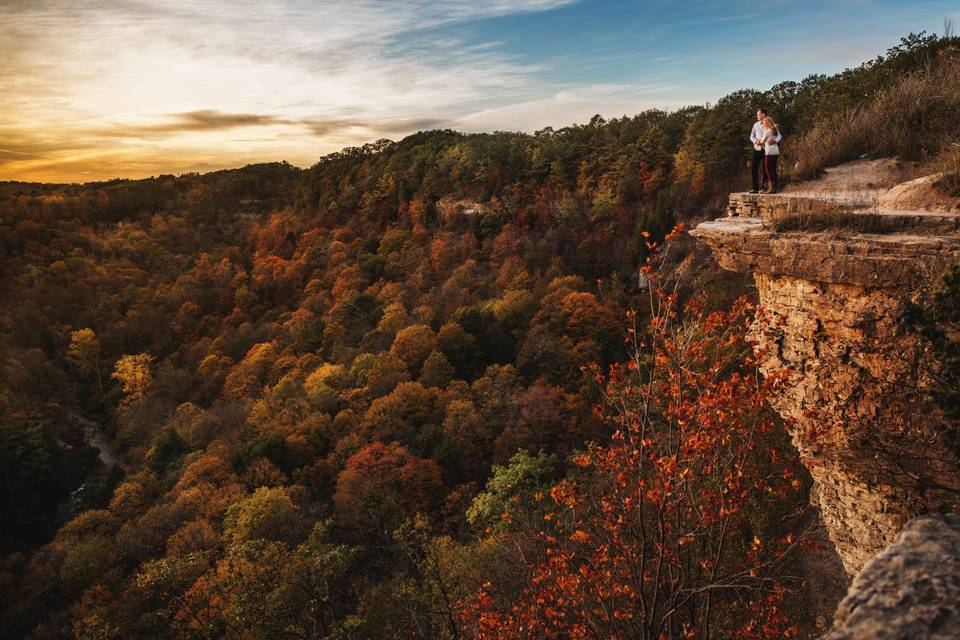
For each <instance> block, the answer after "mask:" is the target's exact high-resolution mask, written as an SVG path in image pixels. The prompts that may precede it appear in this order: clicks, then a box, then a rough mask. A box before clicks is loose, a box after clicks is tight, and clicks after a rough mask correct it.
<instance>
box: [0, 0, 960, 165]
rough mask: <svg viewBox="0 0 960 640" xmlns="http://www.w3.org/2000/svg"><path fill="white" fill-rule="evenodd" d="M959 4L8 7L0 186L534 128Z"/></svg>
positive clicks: (358, 0) (832, 65)
mask: <svg viewBox="0 0 960 640" xmlns="http://www.w3.org/2000/svg"><path fill="white" fill-rule="evenodd" d="M945 18H946V19H953V20H954V21H955V22H957V23H958V24H960V6H958V3H957V1H956V0H929V1H923V0H909V1H900V2H893V1H888V0H825V1H819V0H805V1H802V2H788V1H778V0H773V1H770V2H766V3H760V2H741V1H739V0H726V1H719V0H711V1H707V0H703V1H697V0H690V1H688V2H667V1H661V0H633V1H627V0H486V1H484V0H452V1H449V2H429V1H427V0H412V1H409V2H399V1H387V0H382V1H374V0H351V1H350V2H334V1H330V0H314V1H307V0H297V1H280V0H257V1H255V2H251V1H248V0H229V1H227V0H206V1H202V2H200V1H194V2H186V1H177V0H120V1H118V2H109V1H100V0H97V1H90V0H69V1H66V0H29V1H27V0H0V59H2V60H3V64H2V65H0V180H37V181H77V182H83V181H89V180H98V179H105V178H112V177H143V176H149V175H155V174H159V173H181V172H185V171H208V170H212V169H218V168H223V167H233V166H240V165H244V164H248V163H251V162H267V161H275V160H287V161H288V162H290V163H292V164H295V165H298V166H309V165H311V164H313V163H314V162H316V160H317V159H318V158H319V157H320V156H322V155H324V154H325V153H329V152H331V151H335V150H338V149H341V148H343V147H345V146H349V145H357V144H362V143H363V142H366V141H371V140H375V139H378V138H384V137H385V138H391V139H399V138H401V137H403V136H404V135H407V134H409V133H412V132H415V131H417V130H420V129H431V128H442V127H450V128H454V129H458V130H463V131H493V130H511V131H512V130H522V131H534V130H536V129H540V128H543V127H545V126H548V125H549V126H554V127H561V126H564V125H567V124H572V123H576V122H585V121H587V120H589V118H590V117H591V116H592V115H593V114H594V113H600V114H602V115H604V116H608V117H610V116H620V115H624V114H628V115H632V114H634V113H637V112H639V111H642V110H643V109H646V108H650V107H662V108H674V107H678V106H682V105H685V104H700V103H704V102H707V101H714V100H716V99H717V98H718V97H720V96H722V95H724V94H726V93H729V92H730V91H733V90H736V89H740V88H756V89H766V88H768V87H769V86H770V85H772V84H774V83H776V82H779V81H781V80H786V79H792V80H800V79H802V78H803V77H804V76H806V75H808V74H810V73H831V72H834V71H838V70H840V69H843V68H844V67H848V66H852V65H856V64H859V63H860V62H862V61H864V60H867V59H869V58H872V57H874V56H875V55H877V54H879V53H883V52H884V51H885V50H886V48H887V47H889V46H892V45H894V44H896V43H897V42H898V41H899V38H900V37H901V36H903V35H906V34H907V33H908V32H910V31H914V32H919V31H921V30H927V31H928V32H937V33H941V32H942V31H943V26H944V19H945Z"/></svg>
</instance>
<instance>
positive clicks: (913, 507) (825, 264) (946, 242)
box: [691, 194, 960, 576]
mask: <svg viewBox="0 0 960 640" xmlns="http://www.w3.org/2000/svg"><path fill="white" fill-rule="evenodd" d="M791 207H792V208H793V209H795V208H796V200H795V199H792V198H789V197H787V196H779V197H777V196H774V197H770V196H751V195H748V194H734V195H733V196H731V209H732V211H734V212H738V213H740V214H741V215H740V216H737V217H728V218H723V219H720V220H716V221H713V222H707V223H704V224H701V225H699V226H698V227H697V228H696V229H694V230H693V231H692V232H691V233H692V235H694V236H695V237H697V238H698V239H700V240H701V241H703V242H705V243H706V244H707V245H709V246H710V247H711V249H712V250H713V253H714V255H715V256H716V258H717V260H718V262H719V263H720V265H721V266H723V267H724V268H726V269H730V270H733V271H740V272H750V273H753V274H754V279H755V282H756V285H757V290H758V293H759V299H760V304H761V307H762V308H763V310H764V313H763V314H761V315H760V316H759V317H758V321H757V322H756V323H755V325H754V328H753V331H754V335H755V337H756V338H757V340H758V346H759V347H760V352H761V353H762V354H763V360H762V368H763V370H764V372H765V373H768V374H769V373H773V372H775V371H783V372H785V373H786V374H787V376H788V377H787V380H786V383H785V385H784V388H783V389H782V391H781V392H780V393H779V394H778V396H777V397H775V398H774V399H773V400H772V401H773V404H774V406H775V408H776V409H777V411H778V412H779V413H780V414H781V415H782V416H783V417H784V419H785V421H786V423H787V425H788V428H789V429H790V431H791V435H792V436H793V440H794V442H795V444H796V446H797V449H798V450H799V452H800V456H801V459H802V461H803V463H804V465H805V466H806V467H807V468H808V469H809V470H810V473H811V475H812V477H813V480H814V485H813V490H812V498H811V499H812V500H813V501H814V502H815V503H816V504H817V506H818V507H819V509H820V511H821V514H822V519H823V522H824V524H825V526H826V527H827V531H828V533H829V535H830V538H831V540H832V541H833V542H834V544H835V546H836V548H837V552H838V554H839V556H840V558H841V560H842V562H843V565H844V568H845V569H846V571H847V573H848V574H850V575H851V576H852V575H855V574H856V573H857V572H859V571H860V569H861V568H863V566H864V565H865V564H866V563H867V561H868V560H870V559H871V558H872V557H873V556H875V555H876V554H877V553H878V552H880V551H881V550H883V549H884V548H885V547H887V545H889V544H890V543H891V542H893V540H894V538H895V537H896V536H897V534H898V533H899V532H900V531H901V529H902V528H903V526H904V524H905V523H906V522H907V521H908V520H910V519H911V518H913V517H914V516H917V515H920V514H925V513H937V512H942V511H960V504H958V502H960V501H958V497H960V493H958V492H960V473H958V465H957V460H956V459H955V458H954V457H953V455H952V454H951V453H949V450H948V448H947V447H945V446H944V444H943V442H942V438H941V435H940V434H941V433H942V431H943V421H942V417H941V415H940V413H939V411H938V409H937V407H936V406H935V404H934V403H933V402H932V400H931V399H930V398H929V396H928V394H927V393H926V391H925V389H926V386H927V383H928V381H927V379H926V374H925V369H924V367H923V366H921V365H924V364H926V363H927V362H928V361H929V358H928V357H925V355H924V353H923V345H922V344H921V343H920V342H919V341H918V340H917V339H916V337H915V336H914V335H913V334H911V332H910V331H908V330H907V329H905V328H904V327H903V326H902V324H901V322H900V316H901V312H902V309H903V303H904V300H905V299H907V298H911V299H917V298H919V297H921V296H922V295H923V294H924V291H926V290H929V287H930V286H931V285H932V284H934V283H935V282H936V281H937V280H938V278H939V276H940V274H941V273H942V272H943V271H944V270H945V269H946V267H947V266H948V265H949V264H950V263H951V262H957V261H960V231H958V226H957V222H958V220H957V218H956V216H950V215H941V214H937V215H931V214H916V213H904V212H881V213H882V215H884V216H887V220H886V221H885V222H884V229H885V230H886V232H884V233H872V234H871V233H860V232H857V231H854V230H851V229H843V228H833V229H827V230H820V231H816V232H813V231H788V232H784V231H778V230H777V229H778V225H777V224H776V221H777V220H782V219H784V216H785V215H786V213H787V212H788V209H789V208H791ZM743 214H754V215H752V216H745V215H743ZM870 215H872V216H876V215H878V214H877V212H876V211H874V212H872V213H871V214H870ZM812 226H813V227H815V228H816V227H817V225H812ZM854 226H856V225H854ZM794 228H795V227H794ZM820 228H821V229H822V225H821V226H820Z"/></svg>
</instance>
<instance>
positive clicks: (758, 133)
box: [750, 120, 783, 151]
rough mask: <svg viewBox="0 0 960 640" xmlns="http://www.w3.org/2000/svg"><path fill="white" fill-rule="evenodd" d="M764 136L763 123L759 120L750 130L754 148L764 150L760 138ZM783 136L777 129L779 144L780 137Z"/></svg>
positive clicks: (778, 141)
mask: <svg viewBox="0 0 960 640" xmlns="http://www.w3.org/2000/svg"><path fill="white" fill-rule="evenodd" d="M762 137H763V123H762V122H760V121H759V120H758V121H757V122H754V123H753V129H751V130H750V142H752V143H753V148H754V150H755V151H763V145H761V144H760V138H762ZM781 138H783V136H782V135H780V132H779V131H777V138H776V142H777V143H778V144H779V143H780V139H781Z"/></svg>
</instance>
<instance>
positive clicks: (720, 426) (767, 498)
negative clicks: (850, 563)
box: [461, 231, 802, 640]
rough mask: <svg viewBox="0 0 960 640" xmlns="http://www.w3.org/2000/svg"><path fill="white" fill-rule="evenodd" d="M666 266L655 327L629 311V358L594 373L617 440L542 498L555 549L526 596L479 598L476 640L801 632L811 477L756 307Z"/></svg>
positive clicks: (650, 268) (580, 458) (537, 565)
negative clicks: (707, 299) (797, 571)
mask: <svg viewBox="0 0 960 640" xmlns="http://www.w3.org/2000/svg"><path fill="white" fill-rule="evenodd" d="M674 233H675V234H676V233H678V231H675V232H674ZM670 237H672V236H668V238H670ZM652 248H653V247H652ZM663 260H664V254H663V252H662V251H654V253H653V255H652V256H651V261H650V262H649V263H648V265H647V266H646V267H644V275H645V276H646V278H647V282H648V283H649V294H650V300H649V304H650V311H651V312H650V320H649V323H648V324H647V326H646V327H645V328H644V329H642V330H641V328H640V327H639V326H637V325H638V320H637V314H636V312H629V313H628V314H627V315H628V317H629V318H630V319H631V320H632V324H633V326H632V327H631V328H629V329H628V331H627V342H628V348H629V350H630V352H631V357H630V359H629V360H628V362H627V364H626V366H623V365H620V364H617V365H613V366H611V367H610V368H609V371H608V373H602V372H601V370H600V368H599V367H598V366H594V367H592V369H593V373H594V375H595V377H596V379H597V381H598V382H599V383H600V384H601V385H602V387H603V389H604V401H603V402H602V404H598V405H597V406H595V407H594V410H595V412H596V413H597V414H598V415H601V416H602V417H603V418H605V419H606V420H607V421H608V422H609V423H610V424H611V428H612V429H614V433H613V435H612V438H611V439H610V441H609V442H607V443H605V444H602V445H601V444H593V445H590V446H589V447H588V448H587V450H586V451H585V452H582V453H580V454H577V455H575V456H574V457H573V459H572V462H573V463H574V465H575V467H574V469H575V471H573V472H571V473H569V474H568V476H567V477H566V478H565V479H563V480H562V481H560V482H559V483H557V484H556V485H554V486H553V488H552V489H551V490H550V491H549V492H548V493H546V494H543V493H541V494H538V495H537V496H536V497H537V499H538V500H539V501H541V502H544V503H545V504H546V508H545V511H546V513H545V515H544V522H543V525H542V527H540V528H539V529H540V530H539V531H537V532H536V534H535V535H536V537H537V540H538V544H539V551H540V554H539V557H538V558H537V559H536V560H534V561H531V562H530V564H529V566H528V567H527V571H528V577H527V580H526V581H525V584H524V586H523V587H522V589H521V592H520V594H519V598H517V599H516V600H515V601H512V598H511V595H510V594H503V593H498V592H497V590H496V589H495V588H494V587H493V585H492V584H490V583H487V584H485V585H484V588H483V589H482V590H481V591H480V592H479V594H478V595H477V597H476V598H474V599H472V600H470V601H468V602H465V603H463V606H462V609H461V612H462V618H463V624H464V628H465V630H467V633H468V634H469V635H471V636H472V637H475V638H481V639H505V638H544V639H545V638H564V639H573V640H576V639H587V638H591V639H594V638H596V639H599V638H604V639H612V638H616V639H626V638H642V639H655V638H656V639H659V638H709V637H741V638H774V637H789V636H791V635H793V634H794V633H795V629H794V627H793V626H792V625H791V624H790V622H789V620H788V619H787V617H786V615H785V614H784V609H783V608H781V607H780V606H779V604H780V602H781V601H782V599H783V598H784V595H785V585H784V584H783V583H782V580H781V579H780V578H779V575H780V573H781V570H782V568H783V566H784V564H785V563H786V562H787V552H788V551H789V550H790V549H792V548H793V547H794V546H795V545H796V544H797V542H796V541H795V539H794V535H793V534H792V533H790V532H789V527H788V524H787V523H789V518H788V516H789V514H785V513H784V511H785V505H789V504H790V502H789V501H788V500H786V498H787V497H788V496H791V495H793V496H795V495H796V492H797V491H798V490H799V489H800V488H801V486H802V485H801V483H800V481H799V480H797V479H796V478H795V477H794V468H793V467H792V462H790V460H791V457H790V456H787V455H784V453H783V452H782V451H781V448H782V447H785V446H787V445H786V441H785V439H784V437H783V430H782V429H775V424H776V423H775V420H774V416H773V413H772V411H771V410H770V408H769V406H768V405H767V402H766V397H767V395H768V394H769V393H770V391H771V390H772V389H773V388H774V387H776V386H777V385H778V384H781V383H782V380H781V379H780V378H778V377H777V376H768V377H767V378H765V379H761V378H760V376H759V375H758V374H757V373H756V368H755V360H754V357H755V356H754V354H753V351H752V349H751V346H752V345H751V343H750V342H749V341H748V337H747V331H748V328H749V324H750V321H751V318H752V316H753V314H754V309H753V306H752V305H751V304H750V303H749V302H748V301H747V300H746V299H743V298H741V299H740V300H738V301H737V302H736V303H735V304H734V305H733V306H732V308H731V309H730V310H729V311H726V312H715V313H706V312H704V310H703V309H702V305H700V304H699V303H698V302H697V300H696V299H694V300H692V301H690V302H688V303H686V304H684V305H680V304H679V303H678V295H677V288H676V285H675V283H674V284H672V285H671V284H670V279H669V278H667V277H666V275H664V271H662V270H661V269H660V268H659V266H661V265H662V261H663ZM718 630H722V631H720V632H718Z"/></svg>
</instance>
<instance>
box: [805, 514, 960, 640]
mask: <svg viewBox="0 0 960 640" xmlns="http://www.w3.org/2000/svg"><path fill="white" fill-rule="evenodd" d="M958 635H960V516H958V515H949V516H925V517H921V518H917V519H916V520H913V521H911V522H909V523H908V524H907V525H906V526H905V528H904V529H903V531H901V532H900V534H899V535H898V536H897V537H896V539H895V540H894V542H893V544H891V545H890V546H889V547H887V548H886V549H885V550H884V551H883V552H882V553H880V554H879V555H878V556H876V557H875V558H874V559H872V560H871V561H870V562H869V563H868V564H867V565H866V566H865V567H864V569H863V571H862V572H861V573H860V575H859V576H857V579H856V580H854V582H853V584H852V585H851V586H850V592H849V593H848V595H847V597H846V598H844V599H843V600H842V601H841V602H840V606H839V607H838V608H837V613H836V615H835V616H834V624H833V630H832V631H831V632H830V633H829V634H827V635H826V636H824V638H823V640H918V639H920V638H924V639H927V640H948V639H951V638H956V637H958Z"/></svg>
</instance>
